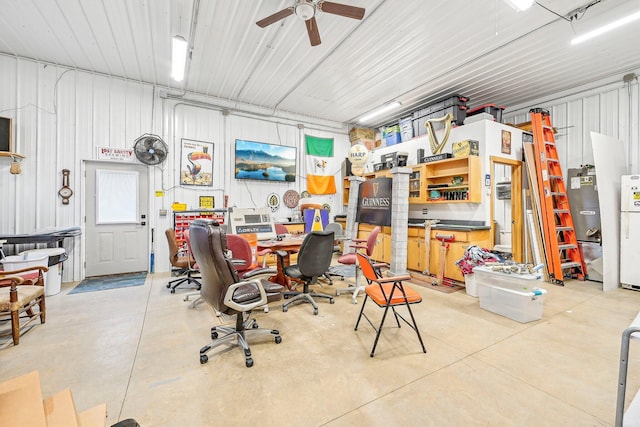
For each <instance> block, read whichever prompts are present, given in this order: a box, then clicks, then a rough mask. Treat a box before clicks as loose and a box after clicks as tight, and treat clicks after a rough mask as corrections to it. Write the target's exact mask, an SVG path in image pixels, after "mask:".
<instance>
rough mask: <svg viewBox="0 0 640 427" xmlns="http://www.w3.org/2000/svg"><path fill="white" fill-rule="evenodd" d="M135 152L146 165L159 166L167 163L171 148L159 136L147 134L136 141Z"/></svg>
mask: <svg viewBox="0 0 640 427" xmlns="http://www.w3.org/2000/svg"><path fill="white" fill-rule="evenodd" d="M133 151H134V153H135V154H136V157H137V158H138V160H140V161H141V162H142V163H144V164H145V165H157V164H160V163H162V162H164V161H165V159H166V158H167V152H168V151H169V148H168V147H167V144H166V143H165V142H164V141H163V140H162V138H160V137H159V136H157V135H152V134H148V133H145V134H144V135H142V136H141V137H139V138H138V139H136V141H135V142H134V144H133Z"/></svg>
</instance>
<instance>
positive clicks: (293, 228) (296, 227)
mask: <svg viewBox="0 0 640 427" xmlns="http://www.w3.org/2000/svg"><path fill="white" fill-rule="evenodd" d="M282 225H284V226H285V227H287V232H288V233H289V234H304V222H297V223H294V224H282Z"/></svg>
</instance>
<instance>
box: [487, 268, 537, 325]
mask: <svg viewBox="0 0 640 427" xmlns="http://www.w3.org/2000/svg"><path fill="white" fill-rule="evenodd" d="M476 286H477V288H478V298H479V299H480V308H483V309H485V310H488V311H491V312H492V313H496V314H499V315H501V316H505V317H508V318H509V319H512V320H515V321H516V322H520V323H527V322H533V321H534V320H540V319H542V309H543V305H544V296H545V294H546V293H547V291H546V290H545V289H532V290H531V291H527V292H522V291H516V290H513V289H507V288H501V287H498V286H492V285H487V284H485V283H480V282H478V280H477V277H476Z"/></svg>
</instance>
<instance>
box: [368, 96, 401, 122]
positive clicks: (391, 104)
mask: <svg viewBox="0 0 640 427" xmlns="http://www.w3.org/2000/svg"><path fill="white" fill-rule="evenodd" d="M401 105H402V104H401V103H400V101H390V102H387V103H386V104H384V105H382V106H380V107H379V108H376V109H375V110H373V111H371V112H370V113H367V114H365V115H364V116H362V117H360V118H359V119H358V122H360V123H366V122H367V121H369V120H371V119H373V118H374V117H378V116H380V115H382V114H384V113H386V112H387V111H391V110H394V109H396V108H398V107H400V106H401Z"/></svg>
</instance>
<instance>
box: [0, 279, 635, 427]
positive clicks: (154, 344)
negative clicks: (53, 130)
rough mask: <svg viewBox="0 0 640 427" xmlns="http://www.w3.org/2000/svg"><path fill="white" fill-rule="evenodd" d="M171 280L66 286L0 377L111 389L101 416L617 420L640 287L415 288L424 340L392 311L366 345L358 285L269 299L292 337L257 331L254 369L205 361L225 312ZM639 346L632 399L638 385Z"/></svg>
mask: <svg viewBox="0 0 640 427" xmlns="http://www.w3.org/2000/svg"><path fill="white" fill-rule="evenodd" d="M168 279H169V275H168V273H162V274H154V275H149V276H148V277H147V281H146V283H145V285H144V286H138V287H131V288H123V289H115V290H107V291H100V292H91V293H81V294H73V295H68V294H67V293H68V291H69V290H70V289H72V288H73V286H74V284H63V290H62V292H61V293H60V294H58V295H55V296H51V297H49V298H47V307H48V310H47V322H46V324H45V325H37V326H36V327H34V328H33V329H31V330H30V331H28V332H27V333H26V334H24V335H23V336H22V338H21V341H20V345H18V346H16V347H14V346H12V345H8V346H5V348H4V349H2V350H0V380H4V379H7V378H11V377H14V376H17V375H20V374H24V373H27V372H29V371H32V370H35V369H37V370H39V371H40V378H41V381H42V387H43V394H44V395H45V396H48V395H50V394H52V393H54V392H56V391H59V390H61V389H63V388H67V387H70V388H71V390H72V392H73V394H74V396H75V400H76V406H77V408H78V410H83V409H86V408H89V407H91V406H93V405H96V404H98V403H102V402H106V403H107V407H108V420H107V421H108V422H107V425H110V424H112V423H115V422H117V421H118V420H122V419H126V418H135V419H136V420H137V421H138V422H139V423H140V424H141V425H142V426H145V427H146V426H210V425H221V426H222V425H251V426H282V425H287V426H289V425H292V426H319V425H329V426H343V425H344V426H353V425H357V426H361V425H367V426H389V425H394V426H395V425H398V426H407V425H415V426H418V425H419V426H473V425H485V426H486V425H491V426H502V425H513V426H587V425H588V426H594V425H613V421H614V411H615V404H616V391H617V383H618V361H619V353H620V336H621V333H622V331H623V330H624V329H625V328H626V327H627V326H628V325H629V323H630V322H631V320H632V319H633V318H634V317H635V315H636V314H637V312H638V311H639V310H640V293H638V292H634V291H628V290H623V289H618V290H616V291H613V292H609V293H603V292H602V291H601V290H600V289H601V284H599V283H595V282H577V281H568V282H567V283H566V286H564V287H559V286H556V285H551V284H545V288H546V289H547V290H548V294H547V296H546V301H545V304H544V316H543V318H542V320H540V321H536V322H532V323H526V324H521V323H517V322H515V321H512V320H510V319H508V318H505V317H502V316H499V315H496V314H493V313H490V312H488V311H485V310H483V309H481V308H480V307H479V304H478V300H477V299H476V298H473V297H471V296H468V295H466V294H465V293H464V291H461V292H455V293H451V294H445V293H441V292H438V291H435V290H432V289H428V288H421V287H416V289H418V290H419V291H420V292H421V293H422V295H423V296H424V300H423V302H422V303H421V304H418V305H415V306H414V313H415V315H416V317H417V321H418V325H419V327H420V330H421V333H422V336H423V339H424V341H425V344H426V346H427V353H426V354H424V353H422V352H421V350H420V346H419V343H418V341H417V339H416V337H415V335H414V334H413V332H412V331H411V329H409V328H408V327H403V328H401V329H397V328H395V327H393V325H394V323H393V322H389V323H388V325H389V327H388V328H386V329H385V330H384V332H383V334H382V338H381V341H380V343H379V345H378V349H377V352H376V355H375V358H370V357H369V352H370V348H371V345H372V343H373V338H374V333H373V331H372V330H371V328H370V327H369V326H368V324H363V325H361V327H360V328H359V330H358V331H354V330H353V326H354V324H355V320H356V317H357V315H358V311H359V309H360V307H361V304H362V299H363V297H359V301H360V303H359V304H358V305H353V304H352V303H351V297H350V295H342V296H340V297H337V298H336V302H335V304H333V305H330V304H329V303H328V302H327V301H320V302H319V307H320V313H319V315H317V316H314V315H313V314H312V311H311V306H310V305H308V304H302V305H298V306H295V307H291V308H290V309H289V311H288V312H287V313H283V312H282V311H281V309H279V307H278V305H277V304H275V305H273V306H272V309H271V311H270V312H269V313H266V314H265V313H262V312H258V313H255V314H256V317H257V319H258V321H259V323H260V326H263V327H273V328H276V329H279V330H280V332H281V335H282V340H283V341H282V343H281V344H279V345H276V344H275V343H274V342H273V340H272V339H268V340H264V341H261V342H257V343H253V344H252V346H251V349H252V353H253V359H254V361H255V365H254V366H253V367H252V368H246V367H245V364H244V357H243V354H242V352H241V351H240V350H239V349H238V348H232V349H230V350H221V351H217V352H216V353H213V354H212V356H211V357H210V360H209V362H208V363H207V364H205V365H201V364H200V362H199V357H198V356H199V349H200V348H201V347H202V346H203V345H205V344H206V343H207V342H208V341H209V333H210V332H209V331H210V327H211V326H213V325H219V324H220V323H221V321H220V320H219V319H218V318H216V317H215V316H214V313H213V311H212V309H211V308H210V307H208V306H207V305H204V304H203V305H199V306H197V307H196V308H195V309H192V308H189V307H188V305H189V303H186V302H184V301H183V296H184V294H186V293H187V292H189V290H187V289H180V288H178V291H177V292H176V294H170V293H169V290H168V289H167V288H166V287H165V284H166V283H167V280H168ZM335 286H344V284H343V283H336V285H335ZM319 291H321V292H327V293H333V292H334V289H332V288H331V287H330V286H328V285H325V286H324V287H323V288H319ZM368 308H369V309H371V310H372V311H373V313H374V315H379V314H381V310H379V309H377V308H376V307H375V306H368ZM376 311H378V312H379V313H376ZM633 344H634V343H632V352H631V358H630V366H631V374H630V378H629V388H630V390H631V392H630V393H629V395H628V399H630V398H631V397H633V394H635V391H636V390H637V389H638V387H640V346H639V345H638V344H637V343H635V344H636V345H635V346H634V345H633Z"/></svg>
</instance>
